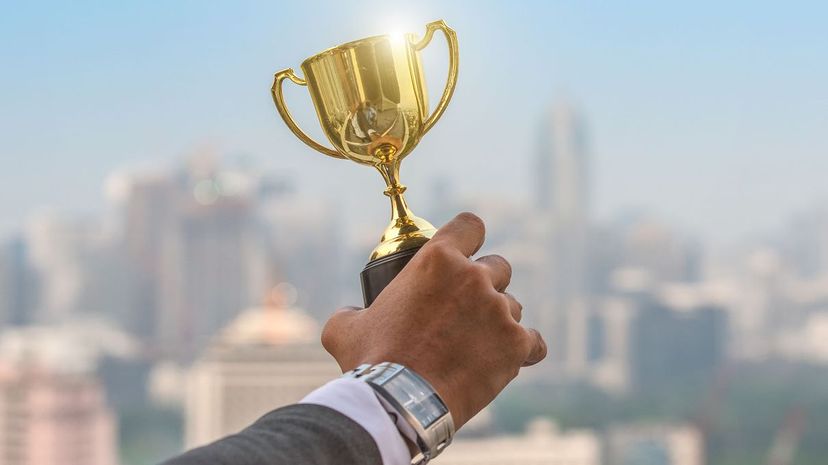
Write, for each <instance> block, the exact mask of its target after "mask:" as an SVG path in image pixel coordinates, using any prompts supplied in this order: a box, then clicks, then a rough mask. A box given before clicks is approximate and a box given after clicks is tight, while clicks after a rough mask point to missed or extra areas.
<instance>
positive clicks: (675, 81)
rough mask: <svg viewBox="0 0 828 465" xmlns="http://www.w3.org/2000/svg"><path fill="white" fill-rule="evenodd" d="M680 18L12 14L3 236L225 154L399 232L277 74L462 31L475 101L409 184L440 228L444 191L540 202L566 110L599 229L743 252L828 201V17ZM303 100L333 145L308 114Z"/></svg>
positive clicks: (0, 216) (366, 7) (546, 10)
mask: <svg viewBox="0 0 828 465" xmlns="http://www.w3.org/2000/svg"><path fill="white" fill-rule="evenodd" d="M283 3H284V4H283ZM668 3H672V2H586V1H578V2H575V1H573V2H478V1H466V2H440V1H418V2H397V1H382V2H379V1H373V2H370V1H352V2H348V1H339V2H315V1H302V2H295V3H292V4H287V2H275V1H271V2H223V3H219V2H195V1H193V2H161V1H158V2H133V3H128V2H19V3H14V2H12V3H9V2H3V3H2V4H0V5H2V6H0V171H2V173H3V181H4V182H3V189H2V191H0V194H2V195H0V232H3V233H5V232H8V231H9V230H11V229H13V228H15V227H16V226H18V225H20V224H21V223H22V222H23V221H24V219H25V218H26V215H27V214H28V213H29V212H30V211H32V210H33V209H35V208H37V207H41V206H52V207H54V208H57V209H62V210H66V211H69V212H79V213H83V212H95V211H97V210H99V209H100V208H101V205H102V198H101V190H102V188H101V186H102V183H103V180H104V178H105V177H106V175H107V173H110V172H112V171H113V170H117V169H122V168H123V167H129V166H136V165H150V164H153V163H171V162H173V161H174V160H176V159H178V158H180V157H181V156H182V155H184V154H186V153H187V152H188V151H190V150H192V149H193V148H194V147H197V146H200V145H203V144H205V143H209V144H214V145H217V146H218V147H220V148H221V150H222V151H224V152H226V153H247V154H249V155H251V156H252V157H254V158H256V159H257V160H260V161H261V162H262V163H263V164H264V165H266V166H269V167H272V168H275V169H278V170H282V171H284V172H286V173H290V174H291V175H293V176H295V178H296V181H297V184H299V185H300V186H302V187H303V190H304V191H305V192H307V194H308V195H322V196H325V197H326V198H330V199H334V198H336V197H337V195H336V194H337V193H342V192H347V193H343V194H342V195H339V196H338V197H340V198H341V199H340V200H338V201H340V202H342V205H343V208H346V209H347V211H349V212H353V213H354V214H356V215H357V217H359V218H361V219H366V220H370V222H372V223H373V224H377V225H378V226H377V227H380V225H382V224H383V222H384V218H385V215H386V214H387V212H386V206H385V199H384V198H383V197H382V196H381V195H379V192H380V191H381V182H380V181H379V177H378V176H377V175H376V173H372V172H371V171H370V170H368V169H365V168H364V167H357V166H356V165H352V164H349V163H345V162H342V161H337V160H330V159H327V158H325V157H323V156H321V155H319V154H316V153H311V152H310V151H309V150H308V149H306V148H305V147H304V146H303V145H301V144H300V143H299V142H298V141H297V140H296V139H295V138H294V137H293V135H291V134H290V133H289V132H288V131H287V129H286V128H285V127H284V124H283V123H282V122H281V121H280V120H278V119H277V117H276V114H275V111H274V109H273V105H272V102H271V101H270V97H269V95H268V89H269V86H270V81H271V77H272V73H273V72H274V71H276V70H278V69H281V68H284V67H288V66H293V67H298V64H299V63H300V62H301V61H302V59H304V58H305V57H307V56H310V55H312V54H314V53H316V52H318V51H320V50H322V49H324V48H327V47H329V46H333V45H336V44H338V43H341V42H345V41H348V40H352V39H356V38H360V37H364V36H368V35H374V34H377V33H383V32H385V31H386V30H387V29H388V28H389V27H390V26H391V25H394V26H398V27H404V28H407V29H410V30H411V31H412V32H420V31H421V30H422V26H423V25H424V24H425V23H426V22H428V21H430V20H433V19H437V18H444V19H445V20H446V21H447V22H448V23H449V24H450V25H451V26H453V27H454V28H455V29H456V30H457V33H458V38H459V41H460V54H461V64H460V80H459V84H458V87H457V93H456V95H455V98H454V100H453V101H452V103H451V105H450V107H449V109H448V111H447V113H446V115H445V117H444V118H443V120H441V122H440V123H439V124H438V125H437V126H436V127H435V129H434V130H433V131H432V132H431V133H429V134H428V136H427V137H426V138H425V139H424V140H423V142H422V143H421V145H420V146H419V147H418V148H417V150H416V152H415V153H414V154H413V155H412V156H411V157H410V158H409V159H408V160H406V163H405V164H404V168H403V180H404V182H406V183H407V184H409V185H410V186H411V191H410V193H411V197H412V202H413V204H414V205H415V206H417V205H418V204H419V205H421V207H420V210H424V209H426V205H424V203H425V202H426V201H427V199H428V196H427V191H428V189H429V186H430V184H431V180H432V179H434V178H436V177H439V176H450V177H451V178H452V180H453V183H454V184H455V185H456V188H457V191H458V195H466V196H470V195H480V196H481V197H485V196H489V195H506V196H514V197H516V198H521V199H525V198H527V197H528V195H529V194H528V192H529V181H530V179H532V178H531V176H530V172H529V170H530V166H531V165H530V161H531V158H530V157H531V156H533V151H534V149H535V145H536V141H537V137H538V136H537V132H538V130H539V125H540V123H539V120H540V118H541V116H542V114H543V111H544V108H545V107H546V106H548V104H549V103H551V102H552V101H553V100H554V99H555V98H560V97H562V96H563V97H566V98H568V99H569V100H571V101H573V102H574V103H575V104H576V105H577V106H578V107H580V108H581V109H582V110H583V112H584V113H585V116H586V118H587V120H588V121H589V124H590V130H591V131H590V132H591V140H592V149H593V150H592V162H591V163H592V169H593V172H594V176H593V184H594V187H593V193H594V204H593V212H594V213H595V214H596V216H598V217H600V218H606V217H609V216H611V215H613V214H614V213H616V212H618V211H621V210H622V209H625V208H629V207H643V208H647V209H650V210H652V211H654V212H656V213H659V214H661V215H663V216H665V217H666V218H668V219H670V220H671V221H675V222H677V223H678V224H680V225H682V226H683V227H687V228H688V229H690V230H691V231H696V232H698V233H701V234H704V235H706V236H708V237H712V238H715V239H729V238H733V237H737V236H739V235H742V234H745V233H747V232H750V231H752V230H759V229H764V228H768V227H771V226H774V225H775V224H778V223H779V222H781V221H782V220H783V219H784V218H785V216H786V215H787V214H788V213H789V212H791V211H792V210H793V209H797V208H802V207H805V206H807V205H809V204H811V203H813V202H815V201H819V200H822V199H828V181H826V179H828V26H826V25H828V4H827V3H825V2H775V3H769V2H768V3H765V2H691V3H688V4H686V5H684V6H679V5H674V4H668ZM435 44H439V45H433V46H432V47H433V50H429V51H428V52H427V54H426V62H427V70H426V72H427V73H428V74H429V77H428V79H429V84H430V89H431V92H432V101H433V100H435V99H436V98H437V96H438V95H439V89H440V87H441V85H442V82H443V77H444V72H445V64H444V63H445V46H444V45H443V43H442V39H441V38H438V40H437V41H435ZM288 96H289V101H290V104H291V106H292V107H293V109H294V112H295V113H296V114H297V115H298V116H299V117H300V119H301V120H302V121H303V122H304V125H305V126H306V127H307V128H308V129H309V130H311V129H313V130H311V132H314V131H316V132H315V133H316V134H319V131H317V130H316V129H315V128H316V126H317V123H316V122H315V120H314V119H313V115H312V112H311V105H310V102H309V100H308V97H307V93H306V92H305V91H304V90H299V89H293V91H292V92H289V95H288ZM319 179H322V180H324V181H325V183H323V184H324V185H325V187H324V188H323V189H321V191H320V190H318V187H319V185H320V183H319V182H313V181H318V180H319ZM314 191H318V192H314ZM358 201H362V202H365V203H364V204H363V205H361V204H359V203H358ZM362 206H364V208H362Z"/></svg>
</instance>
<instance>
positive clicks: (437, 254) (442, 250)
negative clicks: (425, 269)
mask: <svg viewBox="0 0 828 465" xmlns="http://www.w3.org/2000/svg"><path fill="white" fill-rule="evenodd" d="M454 253H455V250H453V249H452V247H451V245H449V244H447V243H445V242H442V241H431V242H429V243H428V246H427V247H423V249H422V250H421V251H420V252H418V255H421V256H422V257H423V258H424V259H425V260H428V261H438V262H445V261H447V260H449V259H450V258H451V257H452V255H454Z"/></svg>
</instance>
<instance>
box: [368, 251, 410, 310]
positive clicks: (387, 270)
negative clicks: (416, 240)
mask: <svg viewBox="0 0 828 465" xmlns="http://www.w3.org/2000/svg"><path fill="white" fill-rule="evenodd" d="M418 250H420V248H419V247H416V248H413V249H407V250H403V251H402V252H397V253H394V254H391V255H389V256H387V257H382V258H378V259H376V260H373V261H370V262H368V264H367V265H365V268H364V269H363V270H362V273H360V274H359V280H360V282H361V283H362V299H363V300H364V301H365V306H366V307H368V306H369V305H371V303H373V302H374V299H376V298H377V296H378V295H379V294H380V292H382V290H383V289H385V286H387V285H388V283H390V282H391V280H392V279H394V278H395V277H396V276H397V275H398V274H399V273H400V271H402V269H403V268H405V265H407V264H408V262H409V261H410V260H411V257H413V256H414V254H415V253H417V251H418Z"/></svg>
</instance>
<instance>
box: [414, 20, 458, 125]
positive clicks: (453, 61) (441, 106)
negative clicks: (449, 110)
mask: <svg viewBox="0 0 828 465" xmlns="http://www.w3.org/2000/svg"><path fill="white" fill-rule="evenodd" d="M438 29H439V30H440V31H443V34H444V35H445V36H446V42H448V49H449V72H448V79H447V80H446V89H445V90H444V91H443V95H442V96H441V97H440V103H438V104H437V107H436V108H435V109H434V112H433V113H432V114H431V116H429V117H428V119H426V120H425V123H424V124H423V134H425V133H427V132H428V130H429V129H431V127H432V126H434V123H436V122H437V120H439V119H440V117H441V116H442V115H443V112H444V111H445V110H446V107H447V106H448V103H449V101H450V100H451V96H452V95H453V94H454V87H455V86H456V85H457V66H458V61H459V60H460V55H459V53H458V52H457V33H456V32H454V29H452V28H450V27H448V25H447V24H446V22H445V21H443V20H442V19H441V20H439V21H434V22H431V23H428V24H427V25H426V33H425V35H424V36H423V38H422V39H420V41H419V42H417V43H414V44H412V46H413V47H414V50H416V51H418V52H419V51H420V50H422V49H424V48H426V46H427V45H428V44H429V43H430V42H431V38H432V37H433V36H434V31H436V30H438Z"/></svg>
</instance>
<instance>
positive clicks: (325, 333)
mask: <svg viewBox="0 0 828 465" xmlns="http://www.w3.org/2000/svg"><path fill="white" fill-rule="evenodd" d="M335 334H336V333H335V331H334V330H333V329H332V328H331V323H330V322H328V323H327V324H326V325H325V327H324V328H322V336H321V338H320V339H321V342H322V347H324V348H325V350H327V351H328V352H329V353H333V351H334V349H335V346H336V336H335Z"/></svg>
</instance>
